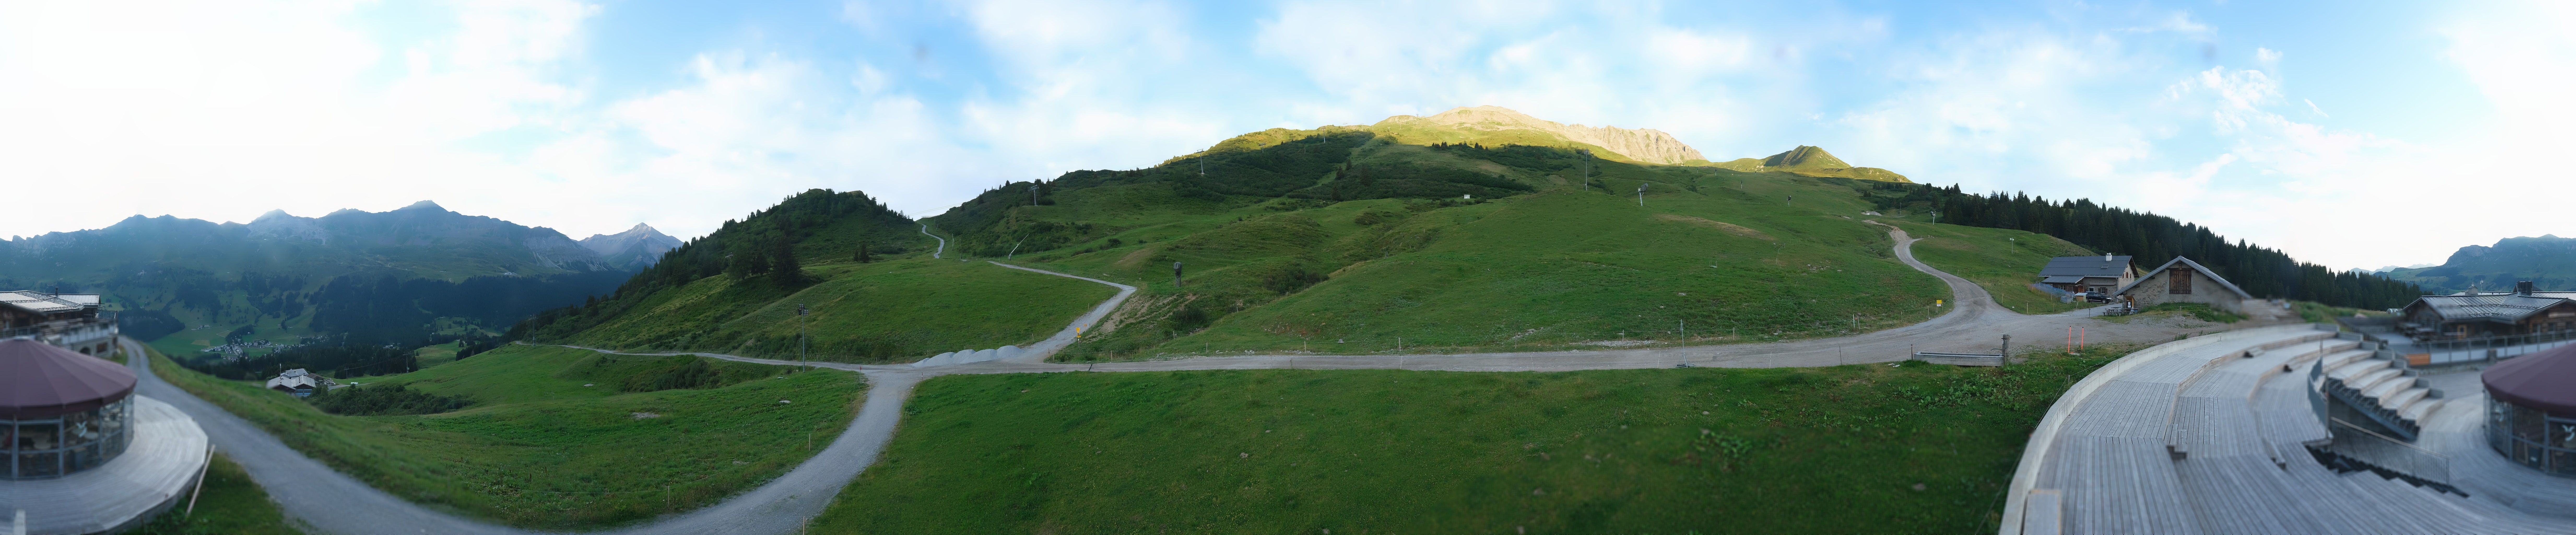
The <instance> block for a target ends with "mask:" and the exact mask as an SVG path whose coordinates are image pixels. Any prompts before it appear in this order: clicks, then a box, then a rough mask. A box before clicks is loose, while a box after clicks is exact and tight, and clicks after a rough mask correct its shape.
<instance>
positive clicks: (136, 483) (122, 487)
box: [0, 396, 206, 535]
mask: <svg viewBox="0 0 2576 535" xmlns="http://www.w3.org/2000/svg"><path fill="white" fill-rule="evenodd" d="M133 426H134V428H133V429H132V432H133V433H134V442H132V443H131V444H128V445H127V446H126V450H125V454H124V455H119V456H117V457H116V458H115V459H110V460H108V461H107V464H104V465H100V466H99V467H97V468H92V469H89V470H83V471H80V472H76V473H73V474H72V475H68V476H63V477H60V478H54V479H34V480H23V481H0V515H14V514H15V513H16V512H17V511H21V510H23V511H26V514H27V533H28V535H49V534H55V533H96V532H100V531H106V530H109V529H112V528H117V527H122V526H126V525H128V524H130V523H133V522H137V521H142V520H150V518H149V517H148V515H149V514H150V513H154V512H158V511H161V510H163V509H164V508H166V507H168V506H170V505H171V504H172V502H173V501H176V500H185V499H186V498H187V494H186V493H187V491H188V490H189V485H190V484H192V483H195V482H196V480H197V474H198V473H199V472H200V468H202V467H204V466H205V464H206V432H205V430H204V429H201V428H199V427H197V422H196V421H195V420H191V419H189V418H188V416H187V415H186V414H181V413H180V412H179V409H177V408H174V407H171V406H170V404H168V403H163V402H161V401H160V400H156V399H152V398H148V397H143V396H135V397H134V422H133ZM8 522H10V519H0V530H6V529H8V527H9V526H8V525H7V524H8Z"/></svg>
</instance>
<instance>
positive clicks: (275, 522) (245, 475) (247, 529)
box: [126, 453, 304, 535]
mask: <svg viewBox="0 0 2576 535" xmlns="http://www.w3.org/2000/svg"><path fill="white" fill-rule="evenodd" d="M213 462H214V465H213V466H209V467H206V483H205V486H204V487H203V488H201V489H194V490H195V491H196V494H197V507H196V509H195V510H194V511H193V512H191V511H190V510H189V509H188V500H187V498H184V497H182V498H181V499H180V501H179V505H177V506H175V507H171V508H170V512H167V513H162V514H161V516H159V517H154V518H153V519H152V522H150V523H147V524H144V525H143V526H142V527H138V528H134V531H129V532H126V533H131V534H134V535H217V534H222V535H301V534H302V533H304V532H303V531H301V530H297V529H295V526H294V525H293V524H289V523H288V522H287V520H286V514H285V513H282V512H279V511H278V510H277V502H272V501H269V499H268V491H266V490H262V489H260V488H259V483H257V482H254V481H251V479H250V473H249V472H245V471H243V470H242V467H241V465H239V464H233V460H232V458H230V457H225V456H224V454H222V453H216V454H215V458H214V461H213Z"/></svg>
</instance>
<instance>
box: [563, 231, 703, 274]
mask: <svg viewBox="0 0 2576 535" xmlns="http://www.w3.org/2000/svg"><path fill="white" fill-rule="evenodd" d="M581 246H582V247H583V248H587V249H590V251H591V252H594V253H599V258H600V260H601V261H604V262H607V263H608V264H609V265H612V266H616V267H617V268H618V269H625V270H637V269H644V268H646V267H650V266H652V265H653V262H654V261H658V260H661V259H662V253H665V252H669V251H670V250H672V249H677V248H679V247H680V239H679V238H673V237H671V236H669V235H666V234H663V233H662V231H659V230H654V229H653V227H652V226H650V225H645V224H643V223H636V224H635V228H630V229H626V231H625V232H619V233H616V234H592V235H590V237H588V238H582V239H581Z"/></svg>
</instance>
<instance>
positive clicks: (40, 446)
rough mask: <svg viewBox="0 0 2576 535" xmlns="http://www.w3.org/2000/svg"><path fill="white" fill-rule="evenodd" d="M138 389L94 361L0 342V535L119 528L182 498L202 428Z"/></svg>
mask: <svg viewBox="0 0 2576 535" xmlns="http://www.w3.org/2000/svg"><path fill="white" fill-rule="evenodd" d="M135 384H136V376H135V374H134V371H133V370H131V369H129V368H126V367H125V366H123V365H119V364H117V363H114V362H109V361H107V360H103V359H101V358H99V357H92V356H89V355H83V354H80V353H77V352H74V351H71V350H68V349H63V348H61V347H55V346H53V345H50V344H46V343H43V342H38V341H35V340H30V339H25V338H19V339H10V340H0V532H13V531H16V530H21V529H23V530H25V531H23V533H27V534H29V535H39V534H56V533H63V534H85V533H102V532H114V531H121V530H125V529H129V528H132V527H134V526H137V525H140V524H142V523H144V522H147V521H150V520H151V519H152V517H153V515H154V514H156V513H159V512H161V511H164V510H167V509H169V508H170V506H172V505H173V504H175V503H176V502H177V501H179V500H181V499H183V498H185V491H187V490H188V488H189V484H190V483H194V482H195V481H196V479H197V477H198V476H199V474H200V473H201V472H202V471H203V470H202V469H203V468H204V467H205V464H206V459H207V456H208V452H207V449H206V433H205V430H204V429H201V428H198V427H197V422H196V421H195V420H193V419H190V418H189V417H188V415H187V414H185V413H181V412H179V410H178V409H177V408H174V407H171V406H170V405H169V404H167V403H162V402H160V401H158V400H154V399H151V398H146V397H143V396H138V395H135V393H134V387H135ZM22 519H23V520H22ZM22 522H23V525H21V523H22Z"/></svg>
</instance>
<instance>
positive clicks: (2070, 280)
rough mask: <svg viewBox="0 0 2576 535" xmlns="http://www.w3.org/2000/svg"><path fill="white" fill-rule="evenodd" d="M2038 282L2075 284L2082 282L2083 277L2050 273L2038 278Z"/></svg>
mask: <svg viewBox="0 0 2576 535" xmlns="http://www.w3.org/2000/svg"><path fill="white" fill-rule="evenodd" d="M2039 282H2040V284H2075V283H2079V282H2084V277H2080V276H2075V275H2051V276H2048V277H2043V278H2041V279H2039Z"/></svg>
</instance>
